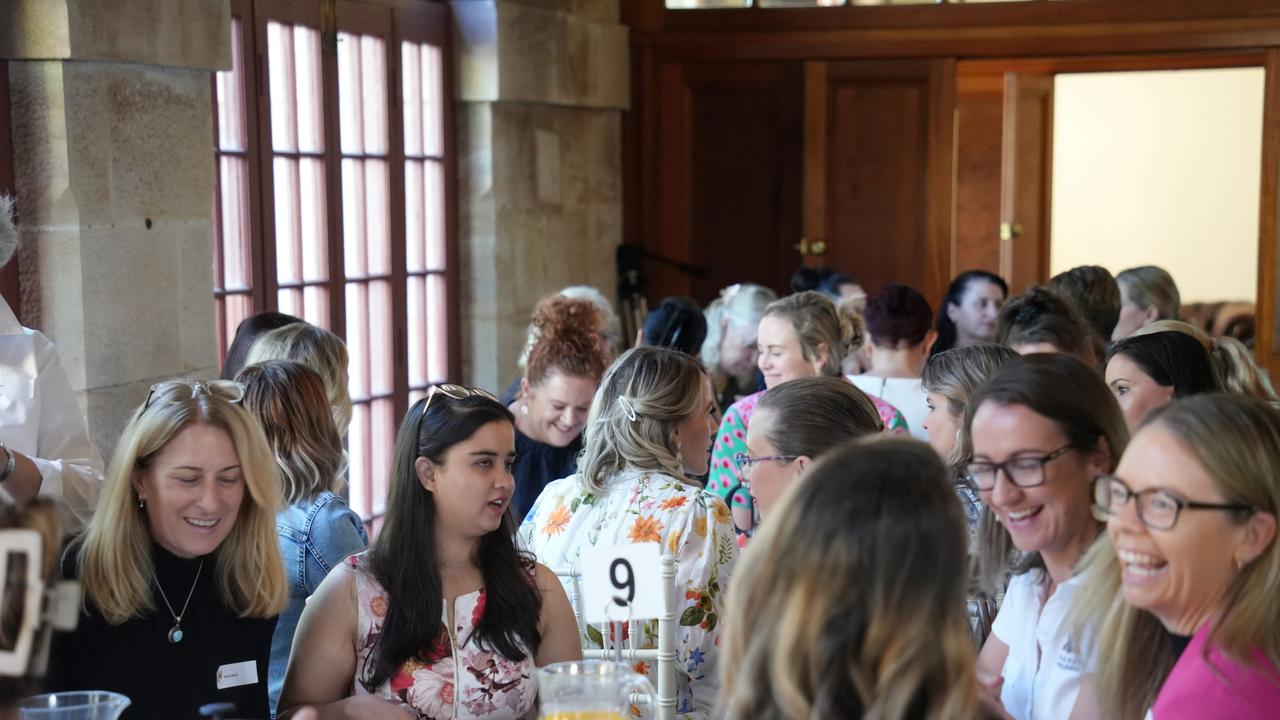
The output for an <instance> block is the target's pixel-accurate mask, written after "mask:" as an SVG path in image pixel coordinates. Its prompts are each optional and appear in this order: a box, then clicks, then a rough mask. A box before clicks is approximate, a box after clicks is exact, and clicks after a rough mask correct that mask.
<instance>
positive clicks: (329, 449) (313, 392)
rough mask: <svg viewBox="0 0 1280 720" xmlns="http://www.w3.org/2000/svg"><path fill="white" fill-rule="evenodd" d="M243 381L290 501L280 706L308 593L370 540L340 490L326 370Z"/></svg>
mask: <svg viewBox="0 0 1280 720" xmlns="http://www.w3.org/2000/svg"><path fill="white" fill-rule="evenodd" d="M239 380H240V382H242V383H244V386H245V393H244V404H245V408H246V409H247V410H249V412H250V413H252V414H253V415H255V416H256V417H257V418H258V419H259V420H260V421H261V422H262V426H263V429H264V430H265V431H266V435H267V440H268V441H269V442H270V444H271V449H272V451H273V453H274V455H275V459H276V466H277V468H278V469H279V471H280V482H281V489H282V493H281V494H282V496H283V497H284V499H285V502H286V503H287V505H286V506H285V507H284V509H282V510H281V511H280V512H279V513H278V514H277V515H276V535H277V539H278V540H279V542H280V554H281V556H282V558H283V560H284V569H285V573H286V574H287V575H288V577H289V604H288V605H287V606H285V609H284V612H282V613H280V621H279V623H278V624H277V625H276V631H275V634H274V635H273V636H272V638H271V666H270V668H269V669H268V672H267V689H268V693H269V695H270V700H271V707H272V712H274V711H275V706H276V702H277V701H278V700H279V698H280V688H281V686H283V684H284V671H285V667H286V666H287V665H288V662H289V649H290V648H291V647H292V645H293V633H294V630H295V629H296V628H297V626H298V618H299V617H300V616H301V615H302V608H303V606H305V605H306V602H307V598H308V597H310V595H311V594H312V593H313V592H315V590H316V588H317V587H319V586H320V581H321V580H324V577H325V575H327V574H328V573H329V570H331V569H332V568H333V567H334V566H336V565H338V564H339V563H341V562H342V561H343V560H345V559H346V558H347V556H349V555H352V554H354V553H357V552H359V551H361V550H363V549H364V548H365V546H366V545H368V544H369V538H368V536H367V535H366V534H365V531H364V525H363V524H362V523H361V522H360V516H358V515H356V513H355V512H354V511H353V510H352V509H351V508H350V507H348V506H347V503H346V501H345V500H343V499H342V497H341V496H339V495H337V494H335V493H336V492H337V491H339V490H341V488H342V483H343V479H344V478H343V476H344V475H345V471H346V455H345V453H343V450H342V438H341V437H340V436H339V435H338V430H337V428H336V426H335V425H334V421H333V411H332V410H331V408H330V405H329V399H328V397H327V396H326V394H325V386H324V381H323V380H321V378H320V376H319V375H318V374H317V373H316V372H315V371H314V370H312V369H310V368H308V367H307V366H305V365H302V364H300V363H296V362H292V361H289V360H272V361H268V362H264V363H260V364H257V365H250V366H249V367H247V368H245V369H244V370H243V371H242V372H241V373H240V376H239Z"/></svg>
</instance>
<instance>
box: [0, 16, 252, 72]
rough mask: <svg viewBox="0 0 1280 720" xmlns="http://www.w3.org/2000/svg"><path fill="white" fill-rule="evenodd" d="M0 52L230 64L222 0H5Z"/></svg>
mask: <svg viewBox="0 0 1280 720" xmlns="http://www.w3.org/2000/svg"><path fill="white" fill-rule="evenodd" d="M0 57H7V58H13V59H28V60H67V59H69V60H97V61H106V62H120V63H136V64H141V65H155V66H162V67H185V68H195V69H202V70H226V69H228V68H230V67H231V10H230V5H229V4H228V0H7V1H6V2H5V3H3V4H0Z"/></svg>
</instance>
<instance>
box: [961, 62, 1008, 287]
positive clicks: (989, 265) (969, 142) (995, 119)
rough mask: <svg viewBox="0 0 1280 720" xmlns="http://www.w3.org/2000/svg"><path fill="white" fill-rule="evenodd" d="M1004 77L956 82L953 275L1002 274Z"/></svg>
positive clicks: (962, 79) (966, 79)
mask: <svg viewBox="0 0 1280 720" xmlns="http://www.w3.org/2000/svg"><path fill="white" fill-rule="evenodd" d="M1003 124H1004V83H1003V79H1002V78H1001V76H999V75H996V76H987V77H977V78H966V77H964V76H961V77H959V78H957V82H956V180H955V221H954V222H955V239H954V242H953V246H952V253H951V275H953V276H954V275H957V274H959V273H962V272H964V271H966V270H974V269H978V270H987V271H988V272H999V271H1000V146H1001V142H1002V137H1001V136H1002V132H1001V130H1002V127H1003Z"/></svg>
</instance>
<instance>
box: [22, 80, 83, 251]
mask: <svg viewBox="0 0 1280 720" xmlns="http://www.w3.org/2000/svg"><path fill="white" fill-rule="evenodd" d="M63 68H64V64H63V63H61V62H57V61H52V62H43V61H33V62H11V63H9V83H10V101H11V118H12V120H13V140H14V143H13V162H14V178H15V190H16V191H17V196H18V214H19V220H20V221H21V222H22V224H23V225H25V226H28V227H38V226H62V227H75V226H78V225H79V224H80V210H79V207H78V205H77V201H76V195H75V193H73V192H71V191H70V186H71V168H70V162H69V157H68V152H67V129H68V128H67V113H66V102H65V100H66V97H65V94H64V86H63V75H64V71H63Z"/></svg>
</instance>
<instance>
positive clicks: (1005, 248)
mask: <svg viewBox="0 0 1280 720" xmlns="http://www.w3.org/2000/svg"><path fill="white" fill-rule="evenodd" d="M1003 125H1004V138H1003V142H1002V151H1001V156H1002V162H1001V165H1002V169H1001V198H1000V215H1001V218H1000V220H1001V223H1002V226H1003V227H1004V230H1002V233H1001V238H1000V274H1001V275H1002V276H1004V278H1005V280H1007V281H1008V283H1009V292H1010V293H1011V294H1014V293H1019V292H1021V291H1022V290H1023V289H1025V288H1026V287H1027V286H1029V285H1034V284H1035V283H1039V282H1044V281H1045V280H1047V279H1048V278H1049V218H1050V217H1051V216H1050V207H1049V200H1050V187H1051V181H1052V178H1053V159H1052V158H1053V76H1052V75H1030V74H1024V73H1013V72H1010V73H1005V76H1004V121H1003Z"/></svg>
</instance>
